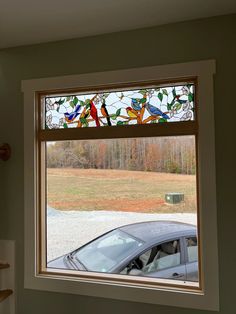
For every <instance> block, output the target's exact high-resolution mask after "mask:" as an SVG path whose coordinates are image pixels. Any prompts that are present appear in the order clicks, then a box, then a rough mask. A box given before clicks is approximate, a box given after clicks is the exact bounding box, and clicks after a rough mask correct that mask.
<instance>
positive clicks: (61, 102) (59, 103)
mask: <svg viewBox="0 0 236 314" xmlns="http://www.w3.org/2000/svg"><path fill="white" fill-rule="evenodd" d="M64 102H65V99H61V98H60V99H59V100H58V101H57V103H58V105H62V104H64Z"/></svg>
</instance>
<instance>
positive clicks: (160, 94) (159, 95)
mask: <svg viewBox="0 0 236 314" xmlns="http://www.w3.org/2000/svg"><path fill="white" fill-rule="evenodd" d="M157 96H158V98H159V99H160V101H162V99H163V94H162V93H158V95H157Z"/></svg>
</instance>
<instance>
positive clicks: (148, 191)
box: [47, 168, 196, 213]
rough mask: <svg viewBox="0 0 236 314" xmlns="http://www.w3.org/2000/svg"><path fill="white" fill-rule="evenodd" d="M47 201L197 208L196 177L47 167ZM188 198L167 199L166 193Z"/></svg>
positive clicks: (160, 209) (118, 207) (91, 206)
mask: <svg viewBox="0 0 236 314" xmlns="http://www.w3.org/2000/svg"><path fill="white" fill-rule="evenodd" d="M47 173H48V204H49V206H51V207H53V208H56V209H60V210H112V211H124V212H125V211H129V212H130V211H132V212H146V213H148V212H150V213H174V212H176V213H177V212H180V213H181V212H189V213H194V212H196V177H195V176H194V175H181V174H169V173H168V174H167V173H156V172H143V171H126V170H103V169H67V168H66V169H65V168H59V169H55V168H51V169H48V171H47ZM168 192H181V193H184V195H185V201H184V202H182V203H180V204H178V205H168V204H166V203H165V200H164V197H165V193H168Z"/></svg>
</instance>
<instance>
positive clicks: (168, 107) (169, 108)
mask: <svg viewBox="0 0 236 314" xmlns="http://www.w3.org/2000/svg"><path fill="white" fill-rule="evenodd" d="M171 108H172V104H171V103H167V110H168V111H169V110H171Z"/></svg>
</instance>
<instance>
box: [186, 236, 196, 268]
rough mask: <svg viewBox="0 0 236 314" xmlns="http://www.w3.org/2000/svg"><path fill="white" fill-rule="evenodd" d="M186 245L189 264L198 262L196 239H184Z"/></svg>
mask: <svg viewBox="0 0 236 314" xmlns="http://www.w3.org/2000/svg"><path fill="white" fill-rule="evenodd" d="M186 245H187V252H188V261H189V263H191V262H197V260H198V247H197V238H196V237H191V238H186Z"/></svg>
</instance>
